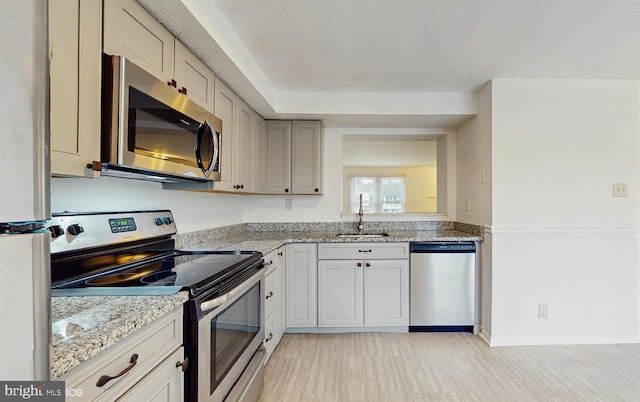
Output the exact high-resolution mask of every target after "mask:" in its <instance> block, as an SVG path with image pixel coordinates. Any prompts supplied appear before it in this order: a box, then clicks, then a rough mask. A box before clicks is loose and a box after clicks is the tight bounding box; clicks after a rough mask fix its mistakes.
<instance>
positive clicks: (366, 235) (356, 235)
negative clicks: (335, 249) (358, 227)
mask: <svg viewBox="0 0 640 402" xmlns="http://www.w3.org/2000/svg"><path fill="white" fill-rule="evenodd" d="M387 236H389V233H385V232H382V233H340V234H339V235H338V237H340V238H343V239H351V238H353V239H357V238H361V237H364V238H375V237H387Z"/></svg>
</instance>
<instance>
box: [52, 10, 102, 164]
mask: <svg viewBox="0 0 640 402" xmlns="http://www.w3.org/2000/svg"><path fill="white" fill-rule="evenodd" d="M101 48H102V1H101V0H83V1H80V2H79V1H76V0H59V1H52V2H50V3H49V58H50V60H49V63H50V64H49V68H50V74H49V75H50V80H51V82H50V132H51V136H50V149H51V173H52V174H53V175H61V176H84V175H85V174H91V173H90V172H92V171H91V170H90V169H86V166H87V164H88V163H91V161H94V160H100V85H101V62H102V52H101ZM80 83H82V85H80Z"/></svg>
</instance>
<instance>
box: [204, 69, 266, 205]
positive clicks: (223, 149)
mask: <svg viewBox="0 0 640 402" xmlns="http://www.w3.org/2000/svg"><path fill="white" fill-rule="evenodd" d="M214 103H215V115H216V116H217V117H218V118H220V119H221V120H222V136H221V145H220V173H221V178H220V181H219V182H216V184H215V185H214V189H215V190H219V191H229V192H234V193H264V166H265V148H264V147H265V141H266V135H267V130H266V123H265V121H264V119H263V118H262V117H260V115H259V114H257V113H256V112H255V111H254V110H253V109H251V107H249V105H247V104H246V103H245V102H243V101H242V99H240V98H239V97H238V96H237V95H236V94H235V93H234V92H233V91H232V90H231V89H229V87H227V86H226V85H225V84H224V83H223V82H222V81H220V80H219V79H218V78H216V81H215V102H214Z"/></svg>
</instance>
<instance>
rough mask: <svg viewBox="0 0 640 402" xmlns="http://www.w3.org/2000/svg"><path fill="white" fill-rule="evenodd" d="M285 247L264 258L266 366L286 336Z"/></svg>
mask: <svg viewBox="0 0 640 402" xmlns="http://www.w3.org/2000/svg"><path fill="white" fill-rule="evenodd" d="M283 257H284V247H280V248H279V249H278V250H274V251H272V252H270V253H268V254H267V255H265V256H264V261H265V265H266V266H267V274H266V277H265V313H264V314H265V332H264V347H265V349H266V351H267V356H266V359H265V364H266V363H267V361H268V360H269V357H271V354H272V353H273V351H274V350H275V348H276V346H278V343H279V342H280V338H282V334H284V330H285V328H286V326H285V297H284V289H285V284H284V276H285V274H284V270H285V267H284V264H283V262H284V258H283Z"/></svg>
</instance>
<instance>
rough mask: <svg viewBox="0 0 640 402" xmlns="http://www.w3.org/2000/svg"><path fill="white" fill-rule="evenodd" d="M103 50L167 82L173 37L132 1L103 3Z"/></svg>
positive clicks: (172, 53) (114, 0) (171, 69)
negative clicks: (129, 61)
mask: <svg viewBox="0 0 640 402" xmlns="http://www.w3.org/2000/svg"><path fill="white" fill-rule="evenodd" d="M104 52H105V53H107V54H111V55H120V56H124V57H126V58H128V59H129V60H131V61H132V62H133V63H135V64H137V65H138V66H140V67H142V68H143V69H144V70H145V71H147V72H148V73H150V74H153V75H154V76H156V77H157V78H158V79H161V80H164V81H167V82H169V81H170V80H172V79H173V78H174V75H173V65H174V53H175V51H174V37H173V35H172V34H171V33H170V32H169V31H167V30H166V29H165V28H164V27H163V26H162V25H161V24H160V23H159V22H158V21H156V20H155V19H154V18H153V17H152V16H151V15H150V14H149V13H148V12H147V11H146V10H145V9H144V8H142V6H141V5H140V4H138V3H136V2H135V1H134V0H108V1H105V2H104Z"/></svg>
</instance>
